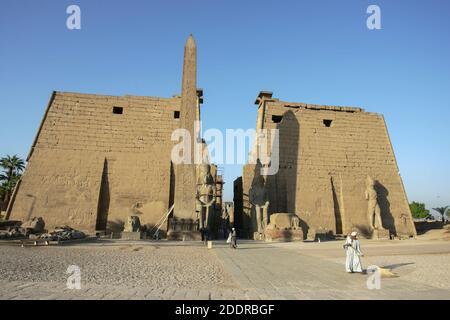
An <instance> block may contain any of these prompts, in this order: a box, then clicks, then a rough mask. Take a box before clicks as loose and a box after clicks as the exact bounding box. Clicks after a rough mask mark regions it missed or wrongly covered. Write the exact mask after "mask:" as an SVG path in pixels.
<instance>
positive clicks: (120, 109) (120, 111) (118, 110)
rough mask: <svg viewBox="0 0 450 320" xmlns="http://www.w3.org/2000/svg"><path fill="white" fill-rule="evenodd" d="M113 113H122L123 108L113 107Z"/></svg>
mask: <svg viewBox="0 0 450 320" xmlns="http://www.w3.org/2000/svg"><path fill="white" fill-rule="evenodd" d="M113 113H114V114H123V108H122V107H113Z"/></svg>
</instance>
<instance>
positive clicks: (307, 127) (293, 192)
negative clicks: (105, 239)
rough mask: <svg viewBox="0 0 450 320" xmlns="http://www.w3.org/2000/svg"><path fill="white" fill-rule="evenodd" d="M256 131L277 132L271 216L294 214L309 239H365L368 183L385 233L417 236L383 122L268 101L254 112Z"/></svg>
mask: <svg viewBox="0 0 450 320" xmlns="http://www.w3.org/2000/svg"><path fill="white" fill-rule="evenodd" d="M257 127H258V128H266V129H269V130H270V129H275V128H277V129H279V141H280V152H279V154H280V169H279V172H278V173H277V174H276V175H273V176H267V177H266V187H267V189H268V193H269V198H270V208H269V212H270V213H274V212H290V213H296V214H297V215H298V216H299V217H300V218H301V220H302V227H303V231H304V234H305V236H306V235H307V236H308V237H309V238H313V237H314V234H315V232H316V230H330V231H331V232H333V233H334V234H346V233H348V232H350V231H351V230H354V229H357V230H360V232H361V233H362V234H363V235H364V234H366V233H367V230H368V226H369V225H368V219H367V200H366V199H365V190H366V186H365V179H366V177H367V175H370V176H371V177H372V178H373V179H375V180H377V181H378V184H377V186H376V189H377V193H378V201H379V204H380V209H381V216H382V221H383V227H384V228H386V229H389V230H390V231H391V232H392V233H394V234H402V235H411V236H413V235H415V228H414V224H413V222H412V217H411V213H410V210H409V205H408V200H407V197H406V194H405V191H404V187H403V183H402V180H401V177H400V175H399V169H398V167H397V163H396V160H395V156H394V151H393V148H392V146H391V143H390V139H389V135H388V132H387V128H386V124H385V121H384V118H383V116H382V115H379V114H376V113H370V112H364V110H363V109H360V108H349V107H333V106H318V105H308V104H302V103H289V102H283V101H278V100H277V99H266V100H264V101H263V102H262V103H261V104H260V105H259V112H258V121H257ZM268 132H269V135H270V131H268ZM269 141H270V139H269ZM269 150H270V148H269ZM254 170H255V166H254V165H246V166H245V167H244V171H243V176H242V185H243V191H242V195H241V199H242V202H243V211H242V215H243V216H246V217H248V219H249V220H250V221H251V224H250V226H247V228H249V229H251V231H253V230H254V229H255V226H254V220H255V219H254V217H253V216H254V212H252V208H251V204H250V203H249V202H248V196H247V195H248V191H249V190H250V187H251V185H252V180H253V177H254Z"/></svg>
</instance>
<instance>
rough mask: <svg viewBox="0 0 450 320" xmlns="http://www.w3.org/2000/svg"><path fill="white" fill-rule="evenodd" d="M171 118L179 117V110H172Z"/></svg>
mask: <svg viewBox="0 0 450 320" xmlns="http://www.w3.org/2000/svg"><path fill="white" fill-rule="evenodd" d="M173 118H174V119H180V111H174V112H173Z"/></svg>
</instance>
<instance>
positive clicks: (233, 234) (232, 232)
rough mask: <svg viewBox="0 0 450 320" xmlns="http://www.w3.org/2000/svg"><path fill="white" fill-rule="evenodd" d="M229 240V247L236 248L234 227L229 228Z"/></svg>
mask: <svg viewBox="0 0 450 320" xmlns="http://www.w3.org/2000/svg"><path fill="white" fill-rule="evenodd" d="M230 235H231V242H230V248H233V249H236V248H237V236H236V229H235V228H232V229H231V233H230Z"/></svg>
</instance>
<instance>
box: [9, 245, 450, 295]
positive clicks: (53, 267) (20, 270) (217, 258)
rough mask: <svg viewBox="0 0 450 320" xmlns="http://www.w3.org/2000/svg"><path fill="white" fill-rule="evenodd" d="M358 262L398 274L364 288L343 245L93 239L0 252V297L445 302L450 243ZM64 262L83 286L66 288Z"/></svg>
mask: <svg viewBox="0 0 450 320" xmlns="http://www.w3.org/2000/svg"><path fill="white" fill-rule="evenodd" d="M362 249H363V251H364V253H365V257H364V260H363V262H364V265H365V266H367V265H369V264H377V265H380V266H383V267H389V268H390V269H392V271H393V272H395V273H397V274H398V275H399V277H397V278H389V279H384V278H383V279H382V282H381V289H380V290H369V289H367V285H366V280H367V277H368V276H367V275H361V274H347V273H345V272H344V257H343V249H342V243H341V242H335V241H333V242H322V243H299V242H293V243H271V244H267V243H258V242H253V241H242V242H240V244H239V248H238V249H237V250H233V249H230V248H228V246H227V245H226V244H225V243H224V242H220V241H218V242H215V243H214V248H213V249H210V250H208V249H207V248H205V247H204V246H202V245H201V244H199V243H193V242H185V243H176V242H164V241H161V242H158V243H154V242H123V241H99V242H98V243H92V244H78V245H72V246H63V247H61V246H55V247H52V246H50V247H29V248H20V247H18V246H0V299H202V300H206V299H450V277H449V273H448V266H449V265H450V242H448V241H446V242H445V241H420V240H405V241H384V242H383V241H364V240H363V242H362ZM69 265H78V266H79V267H80V268H81V278H82V288H81V290H74V289H72V290H71V289H68V288H67V286H66V280H67V277H68V276H69V275H68V274H66V270H67V267H68V266H69Z"/></svg>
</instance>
